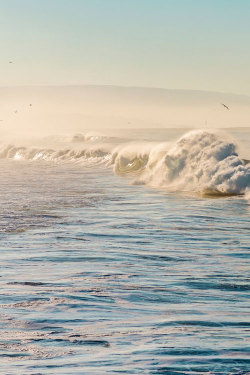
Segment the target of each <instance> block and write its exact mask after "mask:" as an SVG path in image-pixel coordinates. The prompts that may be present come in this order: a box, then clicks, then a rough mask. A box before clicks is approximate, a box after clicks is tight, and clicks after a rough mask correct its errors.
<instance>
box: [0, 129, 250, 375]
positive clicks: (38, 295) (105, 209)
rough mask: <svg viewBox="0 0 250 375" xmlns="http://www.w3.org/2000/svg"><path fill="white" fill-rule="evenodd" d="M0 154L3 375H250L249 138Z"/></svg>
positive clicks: (138, 137)
mask: <svg viewBox="0 0 250 375" xmlns="http://www.w3.org/2000/svg"><path fill="white" fill-rule="evenodd" d="M185 132H186V131H184V130H176V129H175V130H173V129H172V130H167V129H166V130H163V129H158V130H157V129H147V130H143V129H134V130H131V131H129V132H128V131H126V132H124V133H122V131H116V132H115V131H111V130H110V131H109V133H108V135H107V133H106V134H105V135H103V134H100V133H91V134H90V133H88V134H86V133H84V134H77V135H67V136H65V135H64V136H62V137H59V136H56V137H48V138H46V139H45V138H44V139H42V140H39V141H38V140H36V141H34V144H31V143H30V141H29V143H27V144H21V143H20V144H18V145H16V144H2V146H1V155H0V156H1V160H0V175H1V184H0V239H1V242H0V248H1V249H0V250H1V251H0V262H1V274H0V276H1V277H0V285H1V295H0V314H1V321H0V335H1V340H0V356H1V361H0V363H1V367H0V373H1V374H44V375H48V374H68V375H70V374H117V373H121V374H170V375H171V374H190V375H191V374H218V375H221V374H223V375H224V374H225V375H228V374H234V375H236V374H238V375H240V374H241V375H243V374H245V375H246V374H250V359H249V352H250V342H249V336H250V321H249V289H250V286H249V277H250V272H249V242H250V241H249V229H250V225H249V217H250V205H249V187H250V179H249V178H250V175H249V172H250V171H249V163H248V160H249V159H250V157H249V145H250V131H249V129H231V130H228V131H226V132H224V133H218V132H214V131H207V130H202V131H194V132H191V133H188V134H184V133H185Z"/></svg>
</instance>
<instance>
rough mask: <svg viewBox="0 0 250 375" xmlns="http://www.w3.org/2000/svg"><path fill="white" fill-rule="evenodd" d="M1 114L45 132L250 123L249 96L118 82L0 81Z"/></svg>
mask: <svg viewBox="0 0 250 375" xmlns="http://www.w3.org/2000/svg"><path fill="white" fill-rule="evenodd" d="M222 103H224V104H226V105H227V106H228V107H229V110H227V109H226V108H225V107H223V106H222V105H221V104H222ZM0 119H1V120H3V121H2V122H1V125H2V129H4V124H6V126H9V127H10V128H13V129H15V128H17V129H18V128H23V127H24V128H25V129H28V130H29V131H31V130H32V131H42V130H44V131H47V132H50V131H52V128H53V129H56V130H57V131H58V130H61V131H71V130H74V131H80V130H81V129H89V128H96V129H101V128H103V127H203V126H207V127H234V126H241V127H246V126H249V125H250V97H248V96H244V95H235V94H228V93H219V92H206V91H193V90H167V89H157V88H136V87H114V86H61V87H58V86H57V87H2V88H0Z"/></svg>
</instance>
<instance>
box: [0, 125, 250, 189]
mask: <svg viewBox="0 0 250 375" xmlns="http://www.w3.org/2000/svg"><path fill="white" fill-rule="evenodd" d="M108 138H109V143H108V144H105V143H103V140H104V139H105V136H102V135H101V134H98V135H94V134H87V135H85V136H81V137H80V136H79V135H76V136H75V137H73V141H74V140H76V139H80V140H81V142H83V143H81V145H80V146H81V147H80V148H79V147H78V148H75V147H74V145H73V144H74V142H73V143H72V141H71V142H69V143H68V144H67V146H68V147H67V148H64V149H59V150H58V149H57V150H55V149H48V148H31V147H15V146H10V145H9V146H3V147H2V149H1V150H0V157H2V158H12V159H15V160H20V159H26V160H34V161H36V160H46V161H61V160H68V161H85V162H86V161H91V162H98V163H100V162H101V163H103V164H105V165H106V166H107V167H108V166H112V167H113V171H114V173H115V174H117V175H126V176H130V177H131V178H133V182H134V183H135V184H145V185H149V186H152V187H156V188H161V189H166V190H171V191H173V190H178V191H181V190H182V191H183V190H185V191H195V192H200V193H205V194H224V195H227V194H244V193H247V192H248V194H249V189H250V163H248V161H246V160H243V159H241V158H240V156H239V155H238V153H237V144H236V142H235V141H234V140H232V139H229V138H228V137H227V136H225V135H221V134H219V133H217V132H214V131H204V130H197V131H192V132H189V133H187V134H185V135H184V136H183V137H181V138H180V139H179V140H178V141H177V142H174V143H173V142H172V143H170V142H162V143H159V142H145V141H142V142H130V143H127V142H126V141H125V140H124V143H119V142H117V140H116V138H112V137H108ZM111 140H112V141H113V142H111ZM91 142H94V144H91ZM89 143H90V144H89Z"/></svg>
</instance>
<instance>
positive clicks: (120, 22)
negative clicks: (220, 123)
mask: <svg viewBox="0 0 250 375" xmlns="http://www.w3.org/2000/svg"><path fill="white" fill-rule="evenodd" d="M0 31H1V32H0V48H1V54H0V56H1V59H0V72H1V75H0V86H19V85H32V86H36V85H116V86H133V87H134V86H136V87H160V88H168V89H191V90H208V91H220V92H231V93H238V94H246V95H250V84H249V82H250V1H249V0H240V1H239V0H8V1H6V0H0ZM10 62H12V63H10Z"/></svg>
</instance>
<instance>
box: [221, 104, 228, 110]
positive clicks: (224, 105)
mask: <svg viewBox="0 0 250 375" xmlns="http://www.w3.org/2000/svg"><path fill="white" fill-rule="evenodd" d="M221 105H223V107H225V108H226V109H227V110H228V111H229V109H230V108H229V107H228V106H227V105H226V104H223V103H221Z"/></svg>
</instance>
